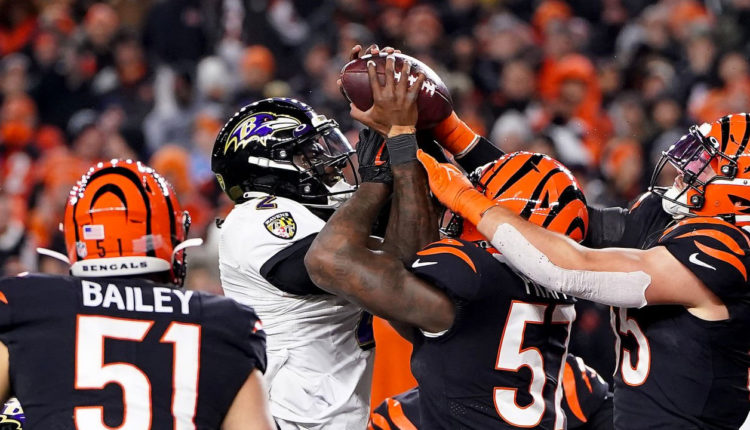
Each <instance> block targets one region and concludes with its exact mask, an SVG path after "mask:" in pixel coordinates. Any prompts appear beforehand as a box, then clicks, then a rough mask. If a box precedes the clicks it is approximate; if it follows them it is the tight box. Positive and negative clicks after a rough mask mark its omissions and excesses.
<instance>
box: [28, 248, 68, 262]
mask: <svg viewBox="0 0 750 430" xmlns="http://www.w3.org/2000/svg"><path fill="white" fill-rule="evenodd" d="M36 252H37V253H38V254H41V255H46V256H47V257H52V258H54V259H55V260H60V261H62V262H63V263H65V264H70V260H69V259H68V256H67V255H65V254H63V253H61V252H57V251H53V250H51V249H47V248H37V249H36Z"/></svg>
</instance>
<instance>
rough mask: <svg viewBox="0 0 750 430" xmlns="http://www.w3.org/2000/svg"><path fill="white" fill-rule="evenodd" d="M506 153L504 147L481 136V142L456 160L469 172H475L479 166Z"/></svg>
mask: <svg viewBox="0 0 750 430" xmlns="http://www.w3.org/2000/svg"><path fill="white" fill-rule="evenodd" d="M503 154H505V153H504V152H503V151H502V149H500V148H498V147H497V146H495V145H493V144H492V142H490V141H489V140H487V139H486V138H484V137H482V136H479V142H477V144H476V145H474V147H473V148H471V151H469V152H467V153H466V154H465V155H464V156H463V157H460V158H459V157H456V158H455V160H456V162H457V163H458V164H459V165H460V166H461V167H463V169H464V170H466V171H467V172H473V171H474V169H476V168H477V167H479V166H483V165H485V164H487V163H489V162H491V161H495V160H497V159H498V158H500V157H501V156H502V155H503Z"/></svg>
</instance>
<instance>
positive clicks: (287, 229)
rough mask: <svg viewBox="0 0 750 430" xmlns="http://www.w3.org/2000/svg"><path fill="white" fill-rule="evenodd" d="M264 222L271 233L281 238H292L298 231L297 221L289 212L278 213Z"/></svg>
mask: <svg viewBox="0 0 750 430" xmlns="http://www.w3.org/2000/svg"><path fill="white" fill-rule="evenodd" d="M263 224H264V225H265V226H266V229H267V230H268V232H269V233H271V234H272V235H274V236H276V237H279V238H281V239H291V238H293V237H294V234H295V233H297V223H296V222H294V218H292V214H290V213H289V212H281V213H278V214H276V215H274V216H272V217H271V218H268V219H267V220H266V221H265V222H264V223H263Z"/></svg>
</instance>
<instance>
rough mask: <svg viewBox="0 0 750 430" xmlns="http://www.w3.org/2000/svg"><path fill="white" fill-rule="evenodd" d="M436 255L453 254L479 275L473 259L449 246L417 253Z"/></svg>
mask: <svg viewBox="0 0 750 430" xmlns="http://www.w3.org/2000/svg"><path fill="white" fill-rule="evenodd" d="M436 254H452V255H455V256H456V257H458V258H460V259H462V260H464V262H466V264H468V265H469V267H471V270H473V271H474V273H477V268H476V267H475V266H474V262H473V261H471V258H469V256H468V255H466V253H465V252H463V251H461V250H458V249H456V248H451V247H449V246H436V247H434V248H427V249H423V250H421V251H419V252H417V255H436Z"/></svg>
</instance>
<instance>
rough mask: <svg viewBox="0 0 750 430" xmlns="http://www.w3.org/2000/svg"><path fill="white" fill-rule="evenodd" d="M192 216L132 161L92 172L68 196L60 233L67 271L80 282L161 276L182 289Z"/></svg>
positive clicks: (150, 171)
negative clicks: (85, 280) (65, 251)
mask: <svg viewBox="0 0 750 430" xmlns="http://www.w3.org/2000/svg"><path fill="white" fill-rule="evenodd" d="M189 226H190V216H189V215H188V213H187V212H186V211H183V210H182V209H181V207H180V203H179V202H178V201H177V196H176V195H175V193H174V190H173V189H172V186H171V185H170V184H169V183H168V182H167V180H166V179H164V178H163V177H162V176H160V175H159V174H158V173H157V172H156V171H154V170H153V169H152V168H150V167H148V166H146V165H144V164H141V163H140V162H137V161H132V160H112V161H109V162H101V163H98V164H97V165H95V166H93V167H91V168H90V169H89V170H88V172H86V174H85V175H83V176H82V177H81V179H80V181H78V183H77V184H76V185H75V186H74V187H73V189H72V190H71V191H70V196H69V197H68V203H67V205H66V208H65V218H64V222H63V233H64V234H65V246H66V249H67V252H68V259H69V262H70V263H71V267H70V272H71V274H72V275H74V276H82V277H111V276H138V275H142V274H146V273H160V272H162V273H165V274H168V275H169V279H170V280H171V281H172V282H173V283H175V284H177V285H181V284H182V281H183V279H184V275H185V251H184V248H185V247H186V246H191V245H193V243H190V242H189V241H188V242H186V241H185V237H186V235H187V230H188V228H189Z"/></svg>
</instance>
